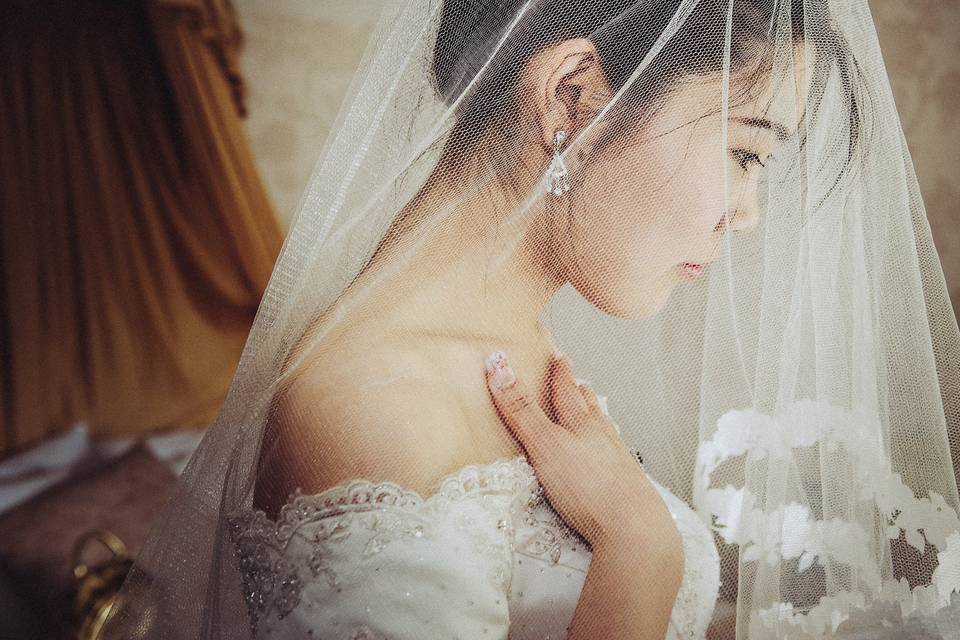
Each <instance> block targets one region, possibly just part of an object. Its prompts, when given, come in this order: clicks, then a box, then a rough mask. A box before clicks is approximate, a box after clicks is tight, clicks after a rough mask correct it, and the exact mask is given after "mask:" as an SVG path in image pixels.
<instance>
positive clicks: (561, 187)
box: [547, 129, 570, 196]
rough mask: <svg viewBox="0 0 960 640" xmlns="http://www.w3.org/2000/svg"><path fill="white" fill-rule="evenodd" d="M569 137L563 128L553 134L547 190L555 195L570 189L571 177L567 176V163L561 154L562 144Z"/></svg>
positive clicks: (560, 194)
mask: <svg viewBox="0 0 960 640" xmlns="http://www.w3.org/2000/svg"><path fill="white" fill-rule="evenodd" d="M566 139H567V134H566V132H565V131H563V130H562V129H561V130H559V131H557V132H556V133H555V134H554V136H553V159H552V160H551V161H550V166H549V167H548V168H547V191H548V192H549V193H552V194H553V195H555V196H562V195H563V194H565V193H566V192H567V191H569V190H570V178H569V177H568V176H567V165H566V164H565V163H564V161H563V156H562V155H560V145H562V144H563V141H564V140H566Z"/></svg>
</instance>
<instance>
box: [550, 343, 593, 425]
mask: <svg viewBox="0 0 960 640" xmlns="http://www.w3.org/2000/svg"><path fill="white" fill-rule="evenodd" d="M550 403H551V405H552V406H553V409H554V411H555V412H556V414H557V421H558V422H560V424H562V425H563V426H565V427H567V428H568V429H571V430H573V429H576V428H578V427H579V426H580V422H581V420H582V418H583V416H584V415H586V413H587V403H586V402H585V401H584V399H583V395H582V394H581V393H580V390H579V389H577V383H576V381H575V380H574V378H573V367H571V366H570V361H569V360H568V359H567V357H566V356H563V357H561V358H555V359H554V360H553V361H552V362H551V363H550Z"/></svg>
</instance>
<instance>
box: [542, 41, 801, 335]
mask: <svg viewBox="0 0 960 640" xmlns="http://www.w3.org/2000/svg"><path fill="white" fill-rule="evenodd" d="M575 46H577V45H576V44H573V43H571V50H570V51H567V52H566V55H568V56H569V55H570V53H571V51H573V50H574V49H573V47H575ZM580 46H588V45H586V44H585V43H580ZM797 59H798V60H802V59H803V57H802V56H799V57H798V58H797ZM581 67H583V65H582V64H581ZM548 68H549V63H548ZM584 70H585V72H584V73H582V75H581V77H580V78H579V80H578V81H579V82H580V83H582V85H588V84H591V83H592V84H598V83H600V84H602V82H603V79H602V76H601V75H600V74H599V73H597V72H594V73H590V72H589V71H588V70H586V69H584ZM798 72H799V73H802V70H798ZM566 78H567V81H571V76H570V75H569V74H568V76H567V77H566ZM741 81H742V80H741V79H740V78H738V77H734V76H731V83H730V84H731V86H730V95H731V96H735V95H736V96H739V97H738V99H736V100H733V99H731V100H730V103H729V107H728V113H727V127H726V141H724V133H723V131H724V128H723V126H722V124H723V122H722V112H721V109H720V105H721V104H722V94H721V92H722V82H721V76H720V75H719V74H715V75H713V76H691V77H689V78H687V79H682V80H680V81H678V82H677V84H676V85H675V86H674V87H672V90H671V91H670V92H669V94H668V97H667V98H666V99H665V101H664V103H663V104H662V105H661V106H660V108H658V109H657V110H656V111H655V112H654V113H653V115H651V116H650V117H649V118H647V119H646V120H645V121H644V122H643V124H642V125H641V126H635V127H632V128H631V127H629V126H623V125H618V126H620V127H622V128H623V129H624V130H622V131H621V130H617V131H615V132H613V133H614V135H613V136H612V139H611V138H609V137H608V141H607V142H606V143H605V145H604V147H603V150H602V151H601V152H600V153H596V154H587V155H589V160H588V161H584V162H579V161H578V158H579V157H580V156H582V155H584V153H582V152H583V150H584V149H589V145H590V144H591V138H592V137H596V136H598V135H601V134H606V135H608V136H609V134H610V132H609V131H605V130H604V126H603V124H602V123H601V124H600V125H599V126H596V127H594V128H593V129H588V130H586V132H585V134H584V135H583V136H581V137H580V139H579V140H578V145H579V146H575V147H574V148H572V149H571V150H570V151H569V152H568V153H567V154H566V155H567V157H568V158H569V165H570V171H571V177H572V178H573V188H572V189H571V190H570V191H569V192H567V193H566V194H564V195H563V196H562V198H564V199H565V200H566V201H565V202H563V203H562V206H564V207H567V211H566V213H565V215H564V221H563V225H564V229H563V230H562V231H558V232H556V233H554V237H555V238H556V237H562V241H561V242H562V244H563V247H562V249H561V253H560V255H561V256H562V257H561V260H562V261H563V263H564V265H563V270H564V275H565V277H566V279H567V280H568V281H569V282H570V283H571V284H572V285H573V286H574V287H575V288H576V289H577V291H578V292H579V293H580V294H581V295H582V296H583V297H584V298H586V299H587V300H588V301H590V302H591V303H592V304H593V305H594V306H596V307H597V308H598V309H600V310H602V311H604V312H605V313H608V314H610V315H613V316H616V317H621V318H639V317H644V316H649V315H653V314H655V313H657V312H658V311H659V310H660V309H662V308H663V306H664V305H665V304H666V302H667V300H668V299H669V297H670V294H671V291H673V290H674V288H675V287H677V286H678V285H682V284H684V283H686V282H691V281H694V280H696V279H698V278H699V277H700V276H701V275H702V274H703V273H704V272H705V271H706V269H707V268H708V266H709V265H710V263H711V262H714V261H715V260H716V259H717V258H718V257H719V256H720V254H721V251H722V247H723V242H724V234H726V233H746V232H749V231H750V230H752V229H754V228H755V227H756V226H757V224H758V222H759V217H760V205H759V194H758V187H759V180H760V177H761V171H762V169H763V167H764V165H765V164H766V163H767V159H768V158H769V156H770V155H771V153H772V151H773V150H774V149H775V147H776V146H777V143H778V140H782V139H784V138H785V137H786V136H788V135H789V132H788V130H787V128H786V127H785V126H784V124H782V123H780V122H778V121H777V120H776V119H775V118H773V117H772V116H771V114H770V113H769V107H770V105H771V104H772V103H774V101H775V100H776V98H777V96H774V95H773V89H772V88H771V87H772V86H773V84H774V83H772V82H771V81H770V80H769V79H767V80H760V81H758V80H756V78H755V77H753V78H752V79H751V80H750V84H749V85H746V86H745V87H738V86H736V85H735V83H737V82H741ZM580 89H581V91H584V90H586V91H592V92H593V93H600V94H603V92H604V89H603V87H592V88H590V87H586V86H581V87H580ZM741 89H744V90H741ZM744 95H746V96H748V97H747V99H744V98H743V96H744ZM551 126H559V127H561V128H562V126H564V123H563V122H559V123H553V122H551V123H549V124H548V125H547V126H546V127H545V133H549V132H550V131H551ZM724 142H725V143H724ZM546 197H547V198H550V197H551V196H549V195H548V196H546ZM548 206H561V205H558V204H557V203H550V204H548Z"/></svg>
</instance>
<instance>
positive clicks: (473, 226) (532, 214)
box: [394, 184, 565, 352]
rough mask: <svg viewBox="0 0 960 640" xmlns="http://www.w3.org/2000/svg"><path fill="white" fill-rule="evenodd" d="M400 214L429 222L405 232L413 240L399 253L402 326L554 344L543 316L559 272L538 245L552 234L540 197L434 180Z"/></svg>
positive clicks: (495, 340) (470, 337)
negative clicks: (444, 184) (526, 200)
mask: <svg viewBox="0 0 960 640" xmlns="http://www.w3.org/2000/svg"><path fill="white" fill-rule="evenodd" d="M450 202H453V203H454V204H452V205H451V204H449V203H450ZM444 203H447V204H446V205H445V204H444ZM528 204H529V206H527V205H528ZM505 212H506V213H505ZM399 219H402V220H407V221H414V224H416V225H419V224H423V225H425V226H426V225H429V227H428V230H425V231H424V230H418V231H415V232H413V234H411V235H414V236H418V240H417V242H418V246H417V247H415V248H413V249H408V251H409V254H408V255H409V256H411V257H410V258H402V260H403V259H406V260H408V263H407V264H404V265H403V267H402V271H403V275H402V276H401V279H402V280H404V281H405V282H406V283H408V285H409V286H407V287H402V288H404V289H405V290H406V291H408V292H409V294H408V295H402V296H394V299H399V300H402V302H401V303H400V305H401V306H402V309H401V311H402V314H403V315H402V320H401V323H402V326H403V329H404V330H409V331H411V332H413V333H416V334H432V335H436V336H442V337H445V338H450V339H456V340H462V341H468V342H472V343H480V344H481V345H483V346H485V347H486V346H489V345H500V346H501V348H504V349H512V350H514V351H528V350H531V349H532V350H534V351H538V352H539V351H542V350H543V349H550V350H554V348H553V344H552V342H551V340H550V337H549V334H548V332H547V330H546V328H545V327H544V325H543V323H542V321H541V316H542V313H543V310H544V308H545V307H546V305H547V304H548V303H549V302H550V300H551V299H552V297H553V295H554V294H555V293H556V291H557V290H558V289H559V288H560V287H561V286H562V285H563V283H564V282H565V277H564V276H563V275H562V273H560V271H561V269H559V268H558V267H557V264H558V261H557V260H554V259H551V257H550V256H549V252H544V251H543V246H544V244H545V242H550V234H549V233H548V229H547V226H546V225H545V223H544V220H545V219H546V217H545V216H544V215H543V203H542V202H541V201H539V200H537V201H535V202H533V203H524V202H522V201H518V200H517V199H516V198H514V197H512V195H511V194H509V193H506V192H505V191H504V190H502V189H499V188H495V187H493V186H488V187H487V188H482V189H477V190H476V191H473V192H472V193H470V194H469V195H464V194H463V190H462V189H458V188H456V187H448V188H446V189H445V188H443V187H441V186H439V185H436V184H434V185H432V186H431V187H429V188H428V189H426V190H425V191H424V193H422V194H421V195H420V197H418V198H416V199H415V200H414V201H413V202H412V203H411V205H409V206H408V209H407V210H405V211H404V212H403V214H402V215H401V216H400V218H399ZM418 221H419V222H418ZM407 224H408V225H409V223H407ZM407 228H408V229H409V226H407ZM424 234H426V235H425V236H424ZM421 242H422V243H423V244H419V243H421ZM401 251H403V250H401ZM545 253H547V255H545ZM397 290H398V291H399V289H397Z"/></svg>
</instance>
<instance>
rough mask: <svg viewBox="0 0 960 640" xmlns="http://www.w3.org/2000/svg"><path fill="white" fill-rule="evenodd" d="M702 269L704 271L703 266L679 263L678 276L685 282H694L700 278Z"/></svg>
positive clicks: (693, 263)
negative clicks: (684, 279) (685, 280)
mask: <svg viewBox="0 0 960 640" xmlns="http://www.w3.org/2000/svg"><path fill="white" fill-rule="evenodd" d="M704 269H706V266H705V265H702V264H697V263H695V262H681V263H680V275H681V276H683V277H684V278H686V279H687V280H696V279H697V278H699V277H700V274H702V273H703V270H704Z"/></svg>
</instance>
